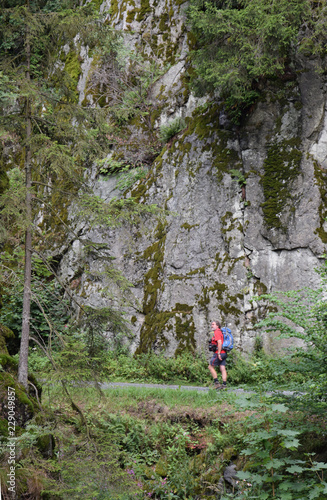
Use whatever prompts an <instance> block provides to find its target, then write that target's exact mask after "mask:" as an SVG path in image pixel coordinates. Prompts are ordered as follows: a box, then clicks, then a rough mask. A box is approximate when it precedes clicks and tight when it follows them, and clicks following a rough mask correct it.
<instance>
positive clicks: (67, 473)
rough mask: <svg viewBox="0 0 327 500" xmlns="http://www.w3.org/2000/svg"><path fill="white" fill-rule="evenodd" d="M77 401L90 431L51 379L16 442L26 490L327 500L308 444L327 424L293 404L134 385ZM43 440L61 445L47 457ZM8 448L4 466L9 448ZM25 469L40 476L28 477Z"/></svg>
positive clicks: (320, 465) (80, 392)
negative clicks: (227, 477) (232, 473)
mask: <svg viewBox="0 0 327 500" xmlns="http://www.w3.org/2000/svg"><path fill="white" fill-rule="evenodd" d="M73 397H74V399H75V400H76V401H78V402H79V404H80V406H81V407H83V412H84V415H85V420H86V422H87V425H88V427H89V434H88V435H87V434H86V429H85V425H83V422H82V421H81V419H80V416H79V415H78V414H77V413H76V412H75V411H73V409H72V407H71V406H70V404H69V403H70V401H69V400H67V398H66V397H64V395H63V393H62V392H61V391H60V390H59V387H58V386H56V384H54V383H53V382H52V383H51V384H50V385H49V386H48V388H47V390H44V394H43V413H42V414H40V415H38V417H36V418H35V419H34V421H33V422H31V423H29V424H28V425H27V426H26V428H25V429H23V430H21V431H20V434H19V437H18V439H17V444H16V449H17V456H18V457H19V459H18V467H17V469H16V470H17V478H18V482H17V484H18V489H19V493H20V494H21V496H23V495H25V496H27V492H29V494H30V495H32V488H38V489H37V491H38V495H39V496H41V495H43V496H46V495H47V494H49V493H50V492H51V494H52V495H56V496H58V497H59V498H60V497H63V498H66V497H68V496H69V498H99V499H101V498H102V499H108V500H109V499H110V500H131V499H132V498H135V499H138V500H144V499H145V498H153V499H154V498H155V499H157V500H167V499H171V500H173V499H176V500H178V499H180V500H181V499H184V498H187V499H194V500H195V499H196V498H198V497H201V498H208V499H210V498H212V499H214V498H215V499H218V498H220V499H221V500H222V499H227V498H240V499H246V498H258V499H270V498H271V499H272V498H276V500H282V499H285V500H286V499H289V500H296V499H303V500H304V499H308V500H309V499H310V498H317V499H318V500H322V498H324V495H325V492H324V488H326V485H325V481H324V480H323V478H322V474H323V473H324V471H325V469H326V467H327V465H326V464H325V463H324V461H323V457H322V456H319V455H317V454H316V453H315V450H314V448H312V447H310V445H308V442H309V440H311V441H312V440H313V437H315V439H316V440H320V441H321V442H322V443H323V442H324V440H325V439H326V437H325V436H324V422H323V421H322V420H317V421H314V420H312V421H310V422H308V421H307V415H306V413H303V412H301V414H299V412H297V413H296V414H293V413H292V406H291V404H292V402H291V401H290V404H288V405H286V404H282V403H279V402H275V401H272V400H269V399H268V400H267V399H265V398H263V397H262V395H261V396H260V397H258V396H257V395H255V394H245V395H242V396H237V398H235V397H230V395H228V394H225V395H224V398H223V400H221V395H216V394H215V392H214V391H210V392H209V393H206V394H205V393H202V394H201V393H197V392H196V391H181V390H180V391H176V390H174V391H172V390H162V389H142V388H135V387H130V388H127V389H122V388H111V389H109V390H107V391H106V392H105V393H102V394H101V393H99V392H97V391H96V390H95V389H93V388H91V387H88V388H87V387H86V388H81V387H76V388H75V389H74V393H73ZM44 436H52V438H53V439H54V443H55V448H54V449H53V450H52V456H51V458H50V457H48V458H47V459H45V458H44V456H42V452H41V450H42V448H41V447H40V444H41V443H40V441H41V442H42V441H44V442H46V440H44V439H43V438H44ZM44 451H46V453H48V452H49V451H47V450H45V449H44V447H43V453H44ZM311 453H315V454H314V455H313V454H311ZM1 454H2V455H1V456H0V460H1V465H2V466H3V467H4V469H3V470H4V472H6V467H7V465H6V460H7V455H6V450H5V447H4V449H3V450H2V451H1ZM231 457H232V461H233V462H235V463H237V464H238V465H237V470H238V471H239V472H238V476H239V480H238V483H235V485H234V488H232V487H229V486H228V483H227V482H225V483H224V481H223V479H221V478H222V477H223V472H224V469H225V467H226V465H228V464H229V463H230V460H231ZM240 470H243V471H240ZM24 471H25V474H26V473H27V472H26V471H28V474H29V475H30V477H33V478H38V481H36V480H35V481H30V482H26V481H25V476H24ZM243 479H244V480H243ZM218 482H219V483H220V484H222V483H223V484H224V486H225V487H224V488H223V489H220V490H219V492H218V490H217V489H215V486H216V485H217V484H218ZM2 484H3V487H4V488H5V487H6V482H5V481H4V482H3V483H2ZM305 488H306V489H305ZM223 490H224V491H223ZM307 492H310V495H311V496H310V495H309V494H308V493H307ZM35 495H36V493H35ZM301 495H302V496H301Z"/></svg>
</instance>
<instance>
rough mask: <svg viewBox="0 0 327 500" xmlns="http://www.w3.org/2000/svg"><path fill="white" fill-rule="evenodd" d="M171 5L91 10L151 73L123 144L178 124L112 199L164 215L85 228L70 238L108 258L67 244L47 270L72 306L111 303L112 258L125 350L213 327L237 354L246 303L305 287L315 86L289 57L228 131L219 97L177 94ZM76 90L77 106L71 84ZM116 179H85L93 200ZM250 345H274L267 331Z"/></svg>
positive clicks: (319, 81)
mask: <svg viewBox="0 0 327 500" xmlns="http://www.w3.org/2000/svg"><path fill="white" fill-rule="evenodd" d="M185 7H186V4H185V3H182V4H181V3H180V2H174V1H172V0H170V1H169V2H168V1H167V2H165V1H164V0H158V1H156V2H155V1H154V2H153V1H151V0H150V1H149V2H143V0H142V2H138V1H136V2H134V1H133V2H130V3H129V2H128V0H127V2H120V1H119V2H118V3H114V2H112V4H110V2H108V1H106V2H104V3H103V4H102V6H101V10H102V11H103V12H107V13H108V14H107V16H108V20H109V21H110V23H111V24H112V25H113V26H114V27H115V28H117V29H121V30H124V32H125V34H126V43H127V44H128V45H129V47H130V48H131V49H132V50H134V51H136V52H137V51H139V52H141V53H142V54H143V57H144V60H146V59H151V60H155V61H156V63H157V64H158V67H159V68H161V76H160V77H159V78H158V79H157V80H156V81H154V82H153V85H152V86H151V92H150V91H149V95H148V99H149V109H150V116H151V120H148V122H149V123H147V124H145V122H142V123H133V124H131V125H130V126H129V127H128V131H129V134H130V136H131V137H138V138H139V141H140V142H139V144H140V149H141V145H142V144H143V143H144V141H145V142H146V141H148V142H150V141H151V140H152V139H151V138H152V137H153V135H155V134H157V133H158V131H159V129H160V126H161V127H162V126H163V125H166V126H169V124H170V123H172V121H173V120H174V119H175V118H177V117H182V118H183V119H184V120H185V126H184V128H183V130H181V131H180V132H179V133H178V134H177V135H175V136H174V137H173V138H172V139H170V140H169V141H168V143H167V144H165V145H164V146H163V148H162V151H161V152H160V155H159V156H157V158H156V159H155V160H154V161H153V163H152V165H151V168H149V171H148V174H147V176H146V177H145V178H143V179H142V180H140V181H138V183H136V184H135V185H134V186H133V187H132V188H131V190H130V191H129V192H127V191H126V192H125V193H124V196H133V197H134V198H136V199H137V200H138V201H139V202H140V203H155V204H157V205H158V206H159V207H162V208H164V209H165V210H167V211H168V214H167V215H166V217H165V218H164V219H161V220H159V221H158V220H156V219H154V218H153V217H150V216H148V217H147V218H146V220H144V221H143V222H142V224H139V225H138V226H134V227H127V226H126V227H121V228H118V229H110V230H106V229H105V228H101V230H100V229H99V231H95V230H93V231H92V232H90V231H88V229H87V225H85V227H83V228H82V229H80V234H81V237H82V238H91V239H92V240H93V241H95V242H97V243H106V244H107V245H108V249H109V250H103V253H102V257H101V254H100V255H97V257H96V258H95V257H94V256H92V254H91V255H83V254H82V253H81V251H80V246H79V242H78V241H77V240H76V241H73V242H72V244H71V247H70V248H68V249H67V252H66V253H65V256H64V258H63V259H62V262H61V275H62V277H63V278H64V279H66V281H68V282H70V283H76V279H77V280H78V286H76V287H74V286H72V288H73V289H74V288H76V289H75V293H76V294H77V295H79V297H80V299H81V300H83V301H84V303H86V304H89V305H93V306H105V305H106V304H108V303H110V304H112V305H114V304H118V302H117V300H118V288H117V289H116V288H115V285H114V284H112V283H111V285H110V286H111V287H112V288H111V289H112V292H113V297H112V298H111V299H106V298H104V297H103V296H102V295H101V294H100V291H101V289H102V287H103V280H101V278H100V277H99V276H100V273H101V270H103V268H104V266H105V265H106V259H107V258H108V257H114V258H115V259H116V260H115V266H116V267H117V268H118V269H120V270H121V271H122V272H123V274H124V275H125V276H126V277H127V279H129V281H130V282H131V283H132V284H133V288H132V289H131V291H130V298H129V302H128V303H127V302H125V309H126V311H127V316H128V318H129V319H130V321H131V329H132V331H133V332H134V333H135V338H134V341H133V349H134V350H135V349H137V350H138V352H140V351H145V350H148V349H164V350H165V351H166V352H167V354H169V355H174V354H176V353H178V352H181V351H182V350H183V349H185V348H191V349H197V350H202V349H206V347H207V340H208V334H209V325H210V322H211V320H214V319H218V320H222V322H223V323H224V324H226V323H227V324H228V325H229V326H230V327H231V328H232V331H233V333H234V337H235V341H236V346H237V347H238V348H239V349H240V350H243V351H250V350H251V349H252V348H253V345H254V339H255V335H256V333H255V331H254V328H253V324H254V322H255V321H256V320H257V319H258V318H259V317H262V315H263V314H264V308H262V310H261V309H259V308H258V306H256V305H253V303H252V302H251V299H252V298H253V296H255V295H257V294H259V295H260V294H262V293H265V292H271V291H275V290H282V291H286V290H290V289H298V288H301V287H304V286H311V287H315V286H316V284H317V281H318V277H317V274H316V272H315V268H317V267H319V265H320V264H321V262H322V255H323V254H324V253H325V252H326V243H327V223H326V222H325V216H326V199H327V197H326V190H327V188H326V168H327V149H326V145H327V144H326V143H327V114H326V82H325V80H324V78H323V77H322V76H321V75H319V74H317V73H316V72H315V71H314V69H313V63H311V62H310V61H308V60H304V59H303V60H300V59H299V60H298V62H297V64H298V65H299V67H300V69H301V71H299V72H298V73H299V75H300V76H298V77H297V79H294V80H292V81H288V82H285V84H284V85H283V86H282V89H281V88H280V87H279V89H277V90H276V89H274V88H267V89H266V92H265V99H264V100H262V101H261V102H259V103H258V104H257V105H256V107H255V108H254V109H253V110H251V112H250V113H249V115H248V117H247V119H246V121H245V122H244V123H243V124H242V126H239V127H236V126H233V125H231V123H230V122H229V120H228V117H227V116H226V113H225V111H224V106H223V103H222V102H219V100H214V101H212V100H209V97H208V99H202V100H199V99H196V98H194V96H193V95H192V94H190V92H189V91H188V90H187V87H186V83H185V82H186V81H187V79H188V63H187V53H188V51H189V48H190V45H191V37H190V35H189V33H188V31H187V28H186V22H185ZM85 57H87V56H85ZM90 71H91V69H90ZM83 79H84V81H86V77H85V74H84V73H83ZM79 90H80V93H81V95H82V96H83V98H84V95H85V94H86V91H85V88H84V87H83V85H82V80H81V81H80V83H79ZM140 138H142V141H143V142H142V141H141V139H140ZM116 151H119V148H118V146H116ZM116 180H117V179H115V178H108V179H105V178H96V179H95V189H96V192H97V193H99V194H100V195H101V196H102V197H103V198H105V199H108V198H110V197H111V196H113V195H117V193H119V191H117V189H116V184H115V183H116ZM85 262H86V263H87V266H88V274H86V273H84V272H83V269H84V267H83V266H85ZM90 275H93V279H90ZM94 276H97V279H95V278H94ZM264 345H265V347H266V348H267V349H270V350H274V342H273V340H272V339H270V338H268V337H267V336H266V337H265V338H264Z"/></svg>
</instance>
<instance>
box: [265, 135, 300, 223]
mask: <svg viewBox="0 0 327 500" xmlns="http://www.w3.org/2000/svg"><path fill="white" fill-rule="evenodd" d="M299 146H300V139H290V140H284V141H282V142H280V143H276V144H272V145H271V146H270V147H269V149H268V152H267V157H266V159H265V161H264V164H263V168H264V174H263V175H262V176H261V181H260V182H261V184H262V186H263V193H264V197H265V201H264V202H263V203H262V205H261V206H262V210H263V214H264V222H265V225H266V226H267V228H269V229H271V228H275V229H279V230H280V231H282V232H284V233H286V230H287V227H286V226H285V225H284V224H283V223H282V220H281V216H282V214H283V213H285V210H286V209H287V208H289V207H290V204H291V202H292V196H291V194H290V188H291V184H292V182H293V181H294V180H295V179H296V177H297V176H298V175H299V173H300V164H301V159H302V152H301V151H300V150H299Z"/></svg>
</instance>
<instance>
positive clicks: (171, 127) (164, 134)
mask: <svg viewBox="0 0 327 500" xmlns="http://www.w3.org/2000/svg"><path fill="white" fill-rule="evenodd" d="M185 126H186V124H185V120H183V118H176V120H173V121H172V122H170V123H168V125H162V126H161V127H160V140H161V142H162V143H164V144H165V143H166V142H168V141H169V140H170V139H171V138H172V137H174V136H175V135H176V134H178V132H180V131H181V130H183V129H184V128H185Z"/></svg>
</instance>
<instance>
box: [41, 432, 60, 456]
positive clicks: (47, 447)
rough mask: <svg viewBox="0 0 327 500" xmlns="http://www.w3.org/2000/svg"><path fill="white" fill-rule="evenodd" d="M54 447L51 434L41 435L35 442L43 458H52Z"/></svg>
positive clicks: (54, 443)
mask: <svg viewBox="0 0 327 500" xmlns="http://www.w3.org/2000/svg"><path fill="white" fill-rule="evenodd" d="M55 446H56V442H55V439H54V437H53V435H52V434H51V433H47V434H43V435H42V436H39V437H38V438H37V440H36V447H37V448H38V450H39V451H40V453H41V455H42V456H43V458H46V459H48V458H52V457H53V455H54V449H55Z"/></svg>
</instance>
